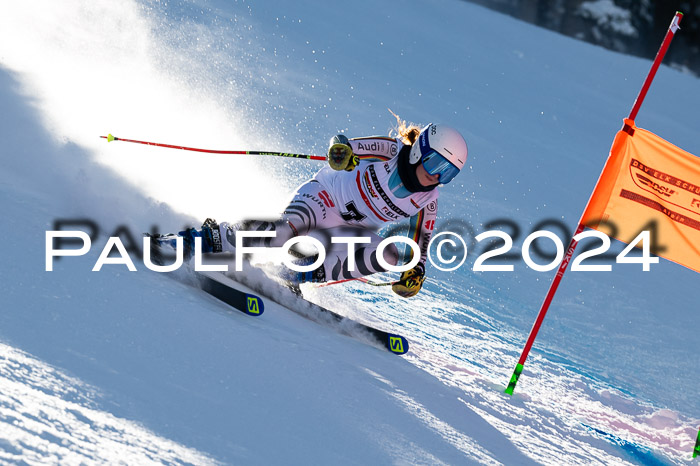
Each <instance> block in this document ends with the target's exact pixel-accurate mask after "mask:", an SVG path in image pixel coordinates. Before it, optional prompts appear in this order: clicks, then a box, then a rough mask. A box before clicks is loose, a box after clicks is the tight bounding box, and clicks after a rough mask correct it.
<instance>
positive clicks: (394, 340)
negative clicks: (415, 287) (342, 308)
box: [292, 298, 408, 354]
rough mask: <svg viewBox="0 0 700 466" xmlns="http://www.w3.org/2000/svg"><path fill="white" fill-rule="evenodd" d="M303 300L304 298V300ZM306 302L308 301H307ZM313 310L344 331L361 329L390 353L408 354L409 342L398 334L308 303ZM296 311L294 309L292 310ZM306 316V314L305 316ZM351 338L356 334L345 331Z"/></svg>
mask: <svg viewBox="0 0 700 466" xmlns="http://www.w3.org/2000/svg"><path fill="white" fill-rule="evenodd" d="M302 299H303V298H302ZM305 301H306V300H305ZM306 302H307V303H308V304H309V307H310V308H311V309H314V310H315V311H316V312H317V313H318V314H319V315H321V316H328V317H329V318H331V319H332V320H333V321H334V322H335V323H337V324H338V325H339V328H340V329H341V330H343V329H344V328H345V327H346V326H347V327H351V328H356V329H359V330H360V331H364V332H366V334H367V335H368V336H369V338H370V339H372V340H374V341H375V342H376V343H378V344H379V345H381V346H383V347H384V348H386V349H387V350H389V351H390V352H392V353H394V354H406V353H407V352H408V340H406V338H404V337H402V336H401V335H398V334H396V333H389V332H385V331H384V330H379V329H378V328H374V327H371V326H369V325H366V324H362V323H360V322H357V321H356V320H352V319H350V318H349V317H345V316H343V315H340V314H338V313H336V312H333V311H331V310H330V309H326V308H325V307H323V306H319V305H318V304H314V303H311V302H309V301H306ZM292 310H294V309H292ZM304 315H305V314H304ZM343 333H346V334H348V335H350V336H355V335H354V332H350V331H345V332H343Z"/></svg>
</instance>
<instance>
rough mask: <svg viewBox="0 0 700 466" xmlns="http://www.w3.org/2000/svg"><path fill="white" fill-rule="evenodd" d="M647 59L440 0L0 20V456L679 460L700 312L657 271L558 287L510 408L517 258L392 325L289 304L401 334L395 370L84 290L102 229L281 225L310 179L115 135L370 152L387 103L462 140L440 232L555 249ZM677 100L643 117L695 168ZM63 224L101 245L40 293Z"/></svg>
mask: <svg viewBox="0 0 700 466" xmlns="http://www.w3.org/2000/svg"><path fill="white" fill-rule="evenodd" d="M681 33H682V31H681ZM660 39H661V38H659V40H660ZM649 65H650V63H649V62H646V61H643V60H639V59H635V58H630V57H625V56H621V55H618V54H614V53H610V52H607V51H604V50H602V49H600V48H596V47H592V46H590V45H587V44H583V43H579V42H576V41H573V40H570V39H566V38H562V37H560V36H557V35H555V34H552V33H549V32H546V31H542V30H539V29H536V28H534V27H532V26H528V25H525V24H522V23H519V22H517V21H515V20H513V19H511V18H508V17H504V16H502V15H498V14H495V13H493V12H490V11H487V10H484V9H482V8H479V7H476V6H473V5H469V4H466V3H463V2H459V1H456V0H444V1H439V2H430V3H427V4H426V3H425V2H418V1H413V0H410V1H409V0H407V1H405V2H402V3H401V4H393V3H389V2H387V3H386V4H381V3H380V4H376V2H369V1H364V0H360V1H358V2H353V4H352V7H351V8H348V7H347V4H346V3H341V2H253V3H249V2H223V1H204V0H199V1H193V2H167V3H166V2H138V1H124V2H107V1H81V0H69V1H66V2H60V4H59V3H56V2H51V1H45V2H33V3H32V4H31V5H30V4H21V3H18V4H9V3H7V4H4V5H3V14H2V15H0V105H1V107H2V112H0V140H1V141H2V147H1V148H0V161H1V163H2V171H0V191H1V193H2V194H1V196H2V197H1V198H2V205H3V215H2V217H0V222H1V223H0V225H2V227H3V231H4V232H5V240H4V241H3V243H2V244H3V246H2V253H3V254H2V256H3V267H2V269H1V271H0V291H1V293H0V295H1V296H2V311H1V312H0V352H1V353H2V358H0V386H1V387H2V389H1V390H0V410H1V411H2V416H0V439H1V440H0V458H1V459H2V460H4V461H7V462H16V461H20V460H22V459H23V460H26V461H32V460H37V461H38V460H39V459H48V460H53V461H55V462H59V461H76V462H77V461H80V460H85V461H103V460H106V461H116V460H125V461H128V462H133V463H141V462H145V461H166V462H194V463H206V462H227V463H229V462H234V463H245V464H250V463H252V464H258V463H260V464H263V463H265V464H269V463H288V462H293V463H301V462H313V463H321V462H324V463H325V462H330V461H333V462H340V463H389V462H399V463H400V462H408V463H438V462H445V463H451V464H461V463H465V462H478V463H498V462H501V463H506V464H522V463H527V462H530V461H535V462H539V463H546V464H560V463H561V462H565V463H589V462H595V461H599V462H603V463H613V462H614V463H624V462H632V463H655V462H656V463H658V462H683V461H687V460H689V459H690V457H691V452H692V445H693V442H694V439H695V436H696V434H697V428H698V427H700V404H698V400H697V397H696V396H695V394H696V387H697V385H698V383H700V374H698V373H697V371H693V365H694V363H695V359H696V358H694V357H693V356H694V354H695V353H696V350H697V344H698V341H699V340H698V336H697V332H696V331H695V326H694V324H695V322H696V321H697V318H696V316H697V302H698V299H700V292H699V291H698V290H699V288H698V287H697V285H696V284H697V275H696V274H694V273H692V272H690V271H688V270H686V269H684V268H682V267H680V266H677V265H675V264H670V263H668V262H666V261H663V260H662V263H661V264H659V265H658V266H653V267H652V271H651V272H648V273H643V272H641V271H640V270H637V268H635V267H634V266H630V265H624V266H623V265H616V266H614V267H613V272H612V273H601V274H594V273H579V274H574V273H571V274H568V275H567V277H566V278H565V279H564V281H563V283H562V287H561V289H560V291H559V293H558V295H557V298H556V300H555V304H554V306H553V307H552V309H551V311H550V315H549V316H548V317H547V320H546V321H545V327H544V328H543V331H542V332H541V335H540V337H539V339H538V344H537V345H536V347H535V351H534V353H533V354H532V355H531V358H530V360H529V361H528V365H527V366H526V371H525V373H524V375H523V377H522V378H521V381H520V383H519V385H518V388H517V391H516V395H515V396H514V397H512V398H511V397H508V396H506V395H504V394H503V393H502V391H503V388H504V385H505V383H506V382H507V380H508V377H509V376H510V373H511V371H512V369H513V367H514V365H515V362H516V359H517V356H518V354H519V351H520V349H521V347H522V344H523V342H524V339H525V337H526V335H527V332H528V331H529V328H530V326H531V324H532V321H533V320H534V316H535V313H536V311H537V308H538V306H539V304H540V302H541V299H542V297H543V295H544V293H545V291H546V289H547V286H548V284H549V281H550V279H551V274H550V273H540V272H534V271H531V270H529V269H527V267H526V266H525V265H524V264H523V263H522V261H518V260H513V262H512V263H514V264H515V271H514V272H510V273H499V272H492V273H475V272H472V271H471V270H470V267H471V265H472V264H473V261H474V258H475V255H471V254H470V259H469V260H468V261H467V263H466V265H465V266H464V267H462V268H461V269H459V270H458V271H456V272H452V273H445V272H439V271H437V270H434V269H433V270H432V271H431V272H429V277H430V278H429V280H428V282H427V284H426V286H425V289H424V292H422V293H421V294H420V295H419V296H418V297H416V298H414V299H412V300H408V301H404V300H399V299H398V298H396V297H394V296H393V295H391V293H390V292H389V291H387V290H382V289H379V290H378V289H369V290H368V289H364V288H362V287H359V286H352V285H342V286H336V287H329V288H325V289H321V290H313V289H307V290H305V291H306V292H307V293H308V294H309V296H311V298H312V299H314V300H316V301H318V302H320V303H322V304H326V305H330V306H333V308H334V309H336V310H338V311H339V312H343V313H347V314H351V315H352V316H353V317H354V318H356V319H359V320H363V321H367V322H370V323H374V324H376V325H380V326H384V327H385V328H387V329H396V330H398V331H400V332H401V333H402V334H404V335H405V336H407V337H408V338H409V340H410V341H411V345H412V352H411V354H410V355H408V356H406V357H403V358H401V357H396V356H393V355H391V354H388V353H386V352H384V351H381V350H379V349H377V348H374V347H372V346H368V345H366V344H365V343H362V342H360V341H358V340H355V339H352V338H348V337H345V336H342V335H339V334H337V333H335V332H334V331H332V330H329V329H327V328H324V327H322V326H319V325H317V324H315V323H313V322H310V321H308V320H305V319H303V318H301V317H299V316H297V315H295V314H292V313H290V312H288V311H287V310H285V309H283V308H281V307H279V306H276V305H270V306H269V307H268V309H267V310H266V313H265V314H264V315H263V316H262V317H260V318H259V319H254V318H249V317H247V316H244V315H242V314H238V313H231V312H229V311H228V310H227V309H226V307H225V306H223V305H221V304H220V303H218V302H216V301H215V300H213V299H212V298H210V297H208V296H207V295H204V294H202V293H201V292H199V291H198V290H196V289H194V288H192V287H190V286H188V285H187V284H185V283H183V282H181V281H177V280H173V279H172V278H171V277H167V276H164V275H162V274H156V273H151V272H148V271H146V270H145V268H144V267H143V266H142V265H140V264H139V263H138V262H137V267H138V268H139V271H138V272H128V271H127V269H126V267H124V266H118V265H107V266H105V267H104V268H103V269H102V271H100V272H92V271H91V270H92V267H93V265H94V263H95V261H96V260H97V257H98V256H99V253H100V250H101V247H102V246H104V244H105V242H106V237H107V235H108V234H110V233H111V232H114V231H115V230H118V229H120V228H121V229H122V231H128V232H129V233H130V234H131V235H132V236H133V237H135V238H136V239H138V237H139V235H140V234H141V232H144V231H149V230H151V229H152V228H155V229H157V230H161V231H174V230H177V229H179V228H180V227H181V226H182V225H184V224H187V223H192V224H194V223H196V222H199V221H201V220H202V219H203V218H205V217H207V216H214V217H217V218H218V219H219V220H224V219H227V220H235V219H239V218H243V217H250V216H258V217H260V216H270V215H274V213H275V212H277V211H279V209H281V208H282V207H283V206H284V204H285V199H286V197H287V196H289V194H290V193H291V192H292V189H293V188H294V186H295V185H296V184H298V183H299V182H300V181H302V180H303V179H305V178H306V177H308V176H310V175H312V174H313V173H314V172H315V170H317V169H318V165H317V164H314V163H312V162H304V161H287V160H280V159H272V158H270V159H253V158H245V157H224V156H208V155H200V154H193V153H184V152H179V151H168V150H165V149H156V148H149V147H141V146H134V145H131V146H130V145H126V144H123V143H122V144H120V143H111V144H107V143H106V142H104V140H101V139H99V138H98V136H99V135H102V134H106V133H107V132H112V133H113V134H115V135H116V136H122V137H127V138H134V139H146V140H154V141H159V142H167V143H172V144H183V145H189V146H198V147H211V148H230V149H269V150H289V151H298V152H304V153H322V152H323V150H324V146H325V144H326V141H327V139H328V137H329V136H330V135H332V134H335V133H336V132H337V131H340V130H343V131H346V132H347V133H348V134H349V135H351V136H360V135H368V134H383V133H386V131H387V130H388V128H389V127H390V126H391V124H392V119H391V115H390V114H389V113H388V111H387V110H386V109H387V108H391V109H392V110H393V111H395V112H397V113H398V114H399V115H401V116H403V117H404V118H407V119H409V120H413V121H416V122H420V123H427V122H429V121H436V122H438V121H439V122H445V123H448V124H451V125H454V126H457V127H459V128H460V129H462V130H463V132H464V133H465V135H466V137H467V140H468V142H469V149H470V160H469V170H467V171H465V173H463V174H461V175H460V177H459V178H457V180H455V182H454V183H452V184H451V185H449V186H447V187H445V188H444V190H443V195H442V197H441V206H440V218H441V220H442V222H443V223H441V224H440V225H439V227H440V228H443V229H454V228H456V226H459V225H460V222H461V225H462V226H464V225H465V224H466V225H467V226H468V227H471V228H472V229H473V231H474V232H476V233H478V232H480V231H483V230H484V229H485V224H486V223H488V222H490V221H493V220H496V219H499V218H501V219H502V218H507V219H509V220H512V221H513V222H514V223H515V224H516V225H517V226H518V227H519V228H520V229H521V230H522V234H521V235H520V237H519V240H518V239H516V245H519V244H521V243H522V239H523V238H524V237H525V236H526V235H527V234H528V233H529V232H530V231H531V230H532V229H534V228H535V226H536V225H538V224H539V223H541V222H542V221H544V220H548V219H555V220H559V221H562V222H564V224H566V225H567V226H568V227H569V228H571V227H573V225H574V224H575V222H576V220H577V219H578V215H579V214H580V212H581V210H582V209H583V206H584V204H585V202H586V200H587V198H588V195H589V194H590V191H591V189H592V188H593V185H594V183H595V180H596V178H597V176H598V174H599V172H600V170H601V169H602V166H603V162H604V160H605V157H606V154H607V151H608V148H609V146H610V143H611V141H612V137H613V135H614V133H615V131H616V130H617V129H618V128H619V127H620V125H621V119H622V118H623V117H624V116H626V114H627V112H628V111H629V108H630V106H631V104H632V101H633V99H634V97H635V96H636V93H637V91H638V89H639V87H640V85H641V81H642V79H643V77H644V75H645V74H646V72H647V70H648V68H649ZM698 84H700V82H699V81H698V80H697V79H696V78H693V77H691V76H688V75H683V74H680V73H678V72H676V71H673V70H670V69H667V68H665V67H663V68H662V69H661V70H660V72H659V74H658V76H657V79H656V81H655V83H654V86H653V87H652V90H651V92H650V94H649V96H648V98H647V101H646V102H645V104H644V106H643V107H642V110H641V113H640V116H639V118H638V120H637V123H638V124H639V125H640V126H642V127H645V128H647V129H650V130H651V131H654V132H656V133H657V134H659V135H660V136H662V137H665V138H666V139H669V140H670V141H672V142H674V143H675V144H677V145H679V146H680V147H683V148H684V149H686V150H688V151H690V152H693V153H695V154H699V153H700V145H698V141H699V140H700V139H699V138H698V135H699V133H698V125H697V122H698V121H700V120H698V111H697V109H698V108H700V93H698V92H697V90H698ZM61 219H64V220H66V219H68V220H76V219H78V220H79V219H83V220H85V219H90V220H92V221H93V222H95V223H96V224H97V225H98V226H99V227H100V235H99V236H98V238H97V239H96V241H95V243H94V247H93V250H92V251H91V252H90V253H89V254H88V255H87V256H84V257H80V258H63V259H60V260H58V261H57V262H56V265H55V270H54V272H45V271H44V269H45V232H46V231H47V230H51V229H53V228H54V223H55V222H56V221H57V220H61ZM448 219H452V222H451V223H445V222H446V220H448ZM466 231H468V228H467V230H466ZM554 231H555V232H556V233H559V232H558V231H557V230H554ZM511 233H512V232H511ZM465 237H466V239H467V241H470V238H469V235H468V234H466V235H465ZM618 246H619V245H618ZM620 249H621V247H618V250H620Z"/></svg>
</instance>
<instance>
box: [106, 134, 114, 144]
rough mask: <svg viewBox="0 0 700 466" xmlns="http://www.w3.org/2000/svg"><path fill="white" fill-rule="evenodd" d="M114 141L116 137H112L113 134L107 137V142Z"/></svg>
mask: <svg viewBox="0 0 700 466" xmlns="http://www.w3.org/2000/svg"><path fill="white" fill-rule="evenodd" d="M114 139H115V137H114V136H112V134H111V133H110V134H108V135H107V142H112V141H114Z"/></svg>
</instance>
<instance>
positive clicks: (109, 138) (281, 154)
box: [100, 134, 326, 160]
mask: <svg viewBox="0 0 700 466" xmlns="http://www.w3.org/2000/svg"><path fill="white" fill-rule="evenodd" d="M100 137H101V138H102V139H106V140H107V142H112V141H123V142H133V143H136V144H145V145H147V146H157V147H165V148H168V149H181V150H189V151H193V152H206V153H208V154H233V155H274V156H277V157H289V158H294V159H307V160H326V157H324V156H321V155H305V154H291V153H289V152H271V151H258V150H211V149H198V148H196V147H185V146H175V145H172V144H161V143H158V142H149V141H137V140H135V139H125V138H118V137H115V136H112V135H111V134H108V135H107V136H100Z"/></svg>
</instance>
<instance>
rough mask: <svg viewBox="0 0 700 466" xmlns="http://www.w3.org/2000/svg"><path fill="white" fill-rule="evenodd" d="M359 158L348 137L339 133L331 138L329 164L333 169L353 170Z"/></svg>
mask: <svg viewBox="0 0 700 466" xmlns="http://www.w3.org/2000/svg"><path fill="white" fill-rule="evenodd" d="M358 162H359V159H358V158H357V156H356V155H355V154H353V153H352V147H350V141H348V138H346V137H345V136H343V135H342V134H339V135H337V136H333V137H332V138H331V142H330V147H329V148H328V164H329V165H330V166H331V168H332V169H333V170H345V171H352V170H353V169H354V168H355V166H356V165H357V164H358Z"/></svg>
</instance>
